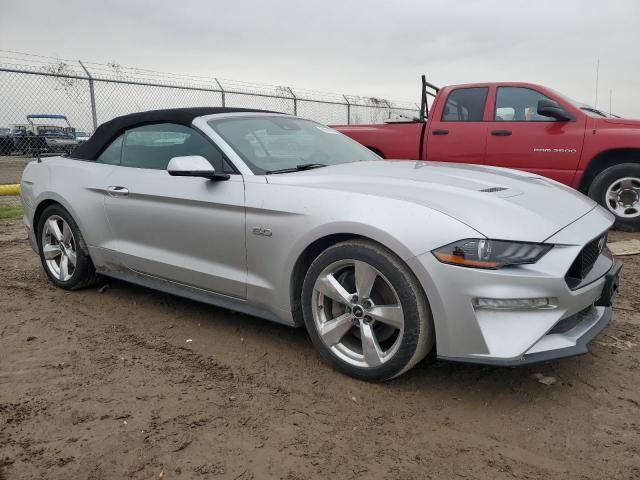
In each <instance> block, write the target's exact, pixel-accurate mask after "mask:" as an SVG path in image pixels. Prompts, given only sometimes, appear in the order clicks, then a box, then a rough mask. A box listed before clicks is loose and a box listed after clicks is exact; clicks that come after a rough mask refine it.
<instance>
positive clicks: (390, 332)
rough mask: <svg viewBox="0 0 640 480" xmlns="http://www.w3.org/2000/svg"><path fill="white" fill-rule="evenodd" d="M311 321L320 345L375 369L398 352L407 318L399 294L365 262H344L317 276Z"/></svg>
mask: <svg viewBox="0 0 640 480" xmlns="http://www.w3.org/2000/svg"><path fill="white" fill-rule="evenodd" d="M312 302H313V305H312V312H313V320H314V323H315V326H316V329H317V331H318V334H319V336H320V338H321V339H322V342H323V343H324V344H325V345H326V346H327V347H329V349H330V350H331V351H332V352H333V353H334V355H336V356H337V357H338V358H340V359H341V360H343V361H345V362H347V363H348V364H350V365H353V366H356V367H364V368H373V367H377V366H380V365H382V364H383V363H385V362H387V361H389V360H390V359H391V358H392V357H393V356H394V355H395V353H396V352H397V351H398V348H399V347H400V344H401V342H402V335H403V333H404V313H403V311H402V306H401V305H400V299H399V297H398V293H397V292H396V290H395V289H394V288H393V286H392V285H391V283H390V282H389V280H387V279H386V278H385V277H384V275H382V273H380V272H379V271H378V270H377V269H375V268H374V267H372V266H371V265H369V264H368V263H366V262H362V261H359V260H340V261H338V262H334V263H332V264H331V265H329V266H327V267H326V268H325V269H324V270H323V271H322V273H321V274H320V275H319V276H318V278H317V280H316V282H315V284H314V286H313V294H312Z"/></svg>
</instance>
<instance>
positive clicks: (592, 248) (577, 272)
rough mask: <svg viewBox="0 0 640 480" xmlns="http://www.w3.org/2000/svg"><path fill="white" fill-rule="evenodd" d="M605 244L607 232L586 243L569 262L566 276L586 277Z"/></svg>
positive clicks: (577, 278)
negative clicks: (570, 262) (569, 265)
mask: <svg viewBox="0 0 640 480" xmlns="http://www.w3.org/2000/svg"><path fill="white" fill-rule="evenodd" d="M606 244H607V232H605V233H603V234H602V235H600V236H599V237H598V238H595V239H593V240H591V241H590V242H589V243H587V244H586V245H585V246H584V248H583V249H582V250H581V251H580V253H579V254H578V256H577V257H576V259H575V260H574V261H573V263H572V264H571V267H570V268H569V271H568V272H567V275H566V277H567V278H572V279H576V280H582V279H583V278H584V277H586V276H587V274H588V273H589V272H590V271H591V269H592V268H593V265H594V264H595V263H596V260H598V257H599V256H600V253H602V249H603V248H604V246H605V245H606Z"/></svg>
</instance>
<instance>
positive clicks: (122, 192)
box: [107, 186, 129, 197]
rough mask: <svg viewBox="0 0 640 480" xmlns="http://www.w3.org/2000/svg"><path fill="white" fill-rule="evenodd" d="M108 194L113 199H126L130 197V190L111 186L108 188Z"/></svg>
mask: <svg viewBox="0 0 640 480" xmlns="http://www.w3.org/2000/svg"><path fill="white" fill-rule="evenodd" d="M107 193H108V194H109V195H110V196H112V197H126V196H127V195H129V189H128V188H126V187H120V186H111V187H108V188H107Z"/></svg>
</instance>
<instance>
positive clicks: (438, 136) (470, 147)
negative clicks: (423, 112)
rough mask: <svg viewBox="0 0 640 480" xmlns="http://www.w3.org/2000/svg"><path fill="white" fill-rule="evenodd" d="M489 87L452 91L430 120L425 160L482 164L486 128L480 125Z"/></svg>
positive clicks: (463, 88)
mask: <svg viewBox="0 0 640 480" xmlns="http://www.w3.org/2000/svg"><path fill="white" fill-rule="evenodd" d="M488 92H489V88H488V87H460V88H455V89H453V90H451V91H450V92H449V93H448V95H447V98H446V100H445V103H444V105H443V107H442V108H441V109H436V111H435V112H434V114H435V118H434V117H432V118H430V119H429V130H428V132H427V140H426V142H425V143H426V155H425V159H426V160H431V161H437V162H458V163H476V164H478V163H483V162H484V156H485V148H486V143H487V124H486V122H484V121H483V119H484V111H485V103H486V100H487V94H488Z"/></svg>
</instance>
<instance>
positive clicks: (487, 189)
mask: <svg viewBox="0 0 640 480" xmlns="http://www.w3.org/2000/svg"><path fill="white" fill-rule="evenodd" d="M503 190H509V189H508V188H505V187H489V188H483V189H482V190H478V191H479V192H485V193H494V192H501V191H503Z"/></svg>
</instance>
